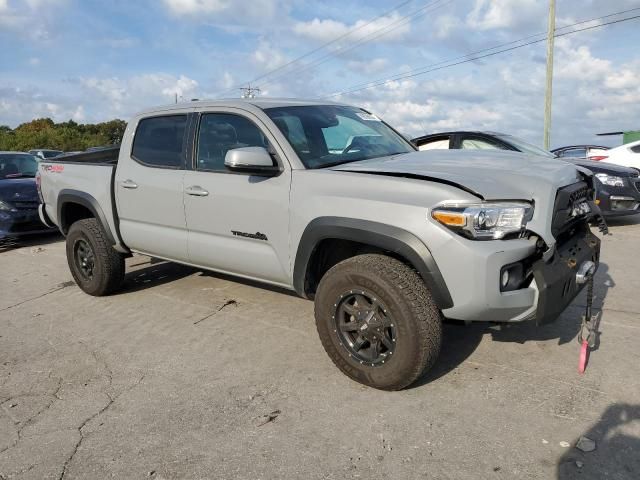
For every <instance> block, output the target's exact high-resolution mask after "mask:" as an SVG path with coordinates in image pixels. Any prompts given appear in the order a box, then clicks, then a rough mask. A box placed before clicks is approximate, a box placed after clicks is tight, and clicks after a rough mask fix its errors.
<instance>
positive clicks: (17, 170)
mask: <svg viewBox="0 0 640 480" xmlns="http://www.w3.org/2000/svg"><path fill="white" fill-rule="evenodd" d="M37 171H38V160H37V159H36V157H34V156H33V155H27V154H26V153H17V154H16V153H3V154H0V180H4V179H7V178H22V177H35V176H36V172H37Z"/></svg>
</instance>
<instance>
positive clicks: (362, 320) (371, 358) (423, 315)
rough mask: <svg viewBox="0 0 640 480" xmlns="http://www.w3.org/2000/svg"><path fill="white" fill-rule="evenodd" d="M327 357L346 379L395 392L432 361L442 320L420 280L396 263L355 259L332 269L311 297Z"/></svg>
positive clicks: (376, 257)
mask: <svg viewBox="0 0 640 480" xmlns="http://www.w3.org/2000/svg"><path fill="white" fill-rule="evenodd" d="M315 317H316V326H317V328H318V334H319V335H320V340H321V341H322V345H323V346H324V348H325V350H326V352H327V354H328V355H329V357H331V360H333V362H334V363H335V364H336V366H337V367H338V368H339V369H340V370H342V371H343V372H344V373H345V374H346V375H347V376H349V377H351V378H352V379H354V380H356V381H357V382H360V383H363V384H365V385H368V386H370V387H374V388H379V389H382V390H400V389H403V388H406V387H408V386H409V385H411V384H412V383H413V382H415V381H416V380H417V379H418V378H419V377H420V376H421V375H422V374H423V373H424V372H426V371H427V370H428V369H430V368H431V367H432V366H433V364H434V363H435V361H436V359H437V357H438V355H439V353H440V346H441V343H442V317H441V313H440V310H439V309H438V307H437V306H436V304H435V302H434V301H433V298H432V296H431V293H430V292H429V290H428V289H427V287H426V285H425V284H424V281H423V280H422V278H421V277H420V276H419V275H418V273H416V272H415V271H414V270H413V269H411V268H410V267H408V266H407V265H405V264H404V263H402V262H400V261H399V260H397V259H395V258H392V257H388V256H386V255H380V254H366V255H358V256H356V257H352V258H349V259H347V260H344V261H342V262H340V263H338V264H337V265H335V266H334V267H332V268H331V269H330V270H329V271H328V272H327V273H326V274H325V275H324V276H323V277H322V279H321V281H320V284H319V286H318V290H317V292H316V297H315Z"/></svg>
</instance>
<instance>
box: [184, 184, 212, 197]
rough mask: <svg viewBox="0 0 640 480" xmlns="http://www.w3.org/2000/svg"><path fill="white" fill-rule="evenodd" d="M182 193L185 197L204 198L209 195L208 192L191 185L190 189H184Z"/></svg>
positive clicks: (198, 186)
mask: <svg viewBox="0 0 640 480" xmlns="http://www.w3.org/2000/svg"><path fill="white" fill-rule="evenodd" d="M184 193H186V194H187V195H192V196H194V197H206V196H207V195H209V192H207V191H206V190H205V189H204V188H202V187H201V186H200V185H192V186H191V187H188V188H185V190H184Z"/></svg>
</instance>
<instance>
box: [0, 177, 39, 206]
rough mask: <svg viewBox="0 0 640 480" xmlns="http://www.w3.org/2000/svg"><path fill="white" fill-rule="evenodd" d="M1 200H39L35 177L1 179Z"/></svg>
mask: <svg viewBox="0 0 640 480" xmlns="http://www.w3.org/2000/svg"><path fill="white" fill-rule="evenodd" d="M0 200H3V201H5V202H37V201H38V190H37V189H36V180H35V178H8V179H2V180H0Z"/></svg>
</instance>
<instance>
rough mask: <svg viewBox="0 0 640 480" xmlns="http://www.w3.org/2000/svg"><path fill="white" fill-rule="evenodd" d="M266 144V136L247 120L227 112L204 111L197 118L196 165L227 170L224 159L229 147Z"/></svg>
mask: <svg viewBox="0 0 640 480" xmlns="http://www.w3.org/2000/svg"><path fill="white" fill-rule="evenodd" d="M268 146H269V142H268V141H267V138H266V137H265V136H264V134H263V133H262V132H261V131H260V129H259V128H258V127H257V126H256V124H255V123H253V122H252V121H251V120H249V119H247V118H245V117H241V116H239V115H233V114H227V113H206V114H204V115H202V117H201V119H200V128H199V130H198V150H197V154H196V155H197V156H196V158H197V164H196V168H197V169H198V170H208V171H214V172H222V171H228V170H227V169H226V168H225V166H224V159H225V157H226V155H227V152H228V151H229V150H233V149H235V148H242V147H264V148H267V147H268Z"/></svg>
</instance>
